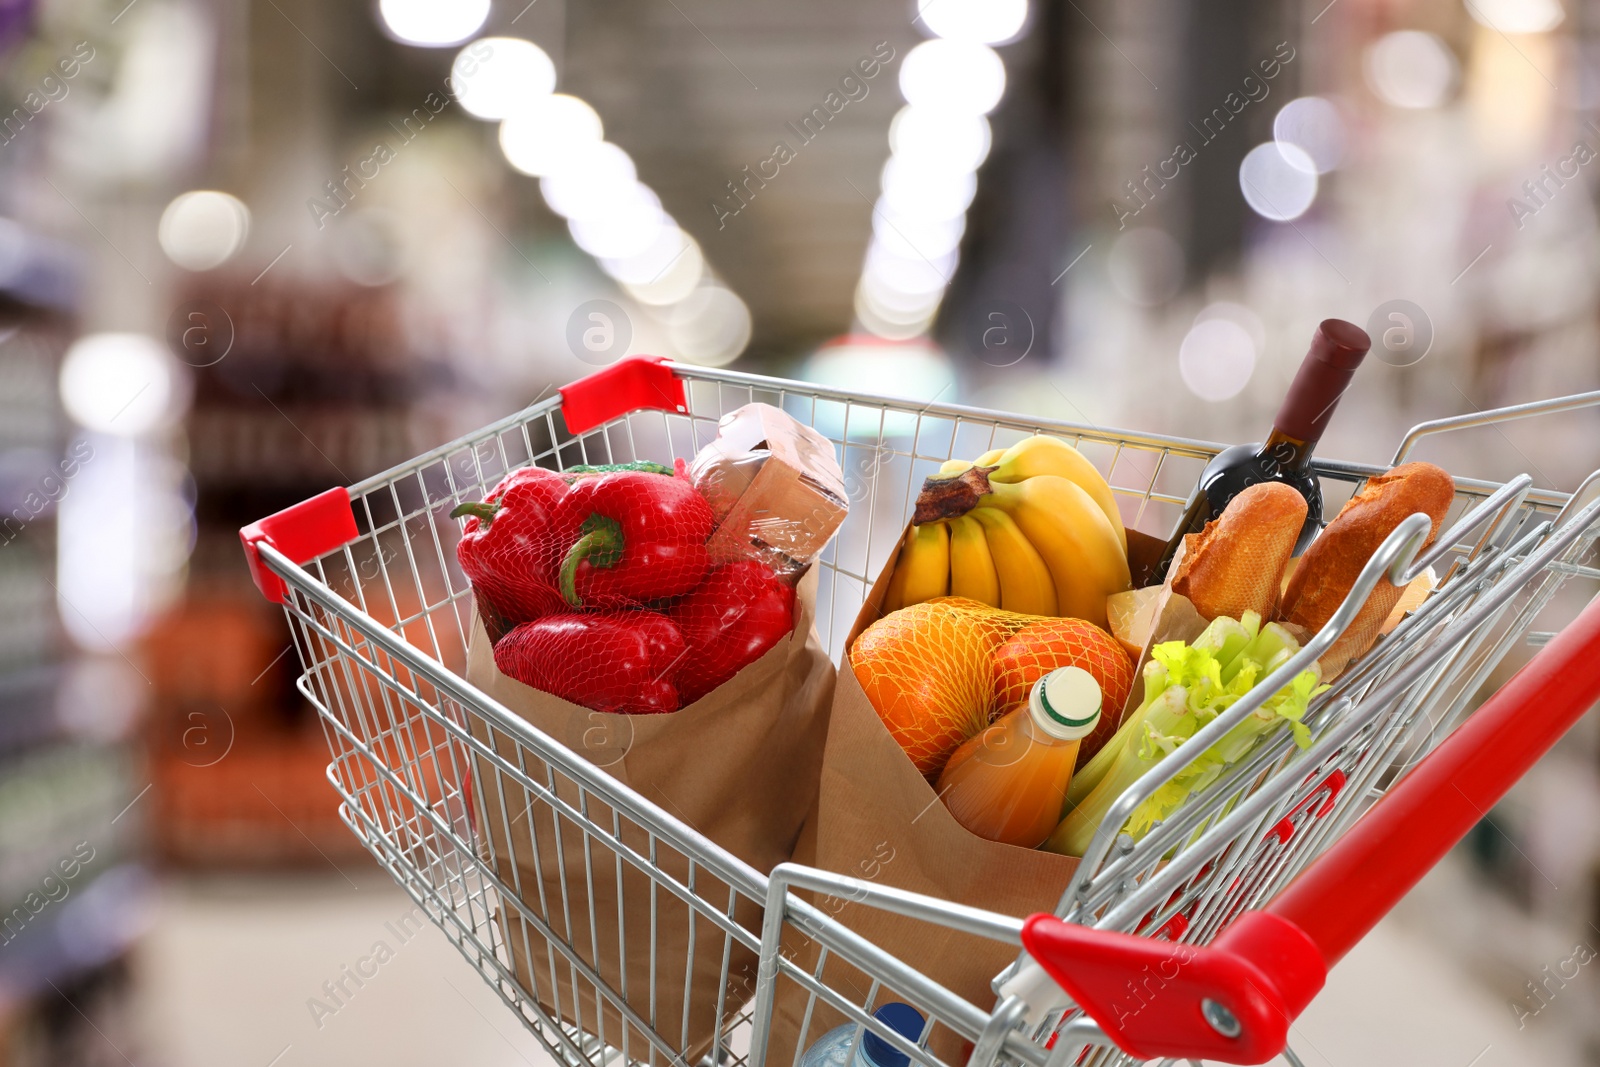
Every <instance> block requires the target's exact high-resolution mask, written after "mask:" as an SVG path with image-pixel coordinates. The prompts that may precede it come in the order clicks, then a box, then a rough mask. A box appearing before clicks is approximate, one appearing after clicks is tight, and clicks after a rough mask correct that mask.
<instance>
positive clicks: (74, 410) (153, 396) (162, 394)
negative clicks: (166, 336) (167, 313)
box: [61, 333, 177, 437]
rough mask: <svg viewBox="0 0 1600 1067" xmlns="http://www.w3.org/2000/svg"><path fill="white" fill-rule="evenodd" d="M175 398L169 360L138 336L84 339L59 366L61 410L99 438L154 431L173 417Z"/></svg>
mask: <svg viewBox="0 0 1600 1067" xmlns="http://www.w3.org/2000/svg"><path fill="white" fill-rule="evenodd" d="M176 392H177V383H176V382H175V381H174V374H173V367H172V357H171V356H170V355H168V354H167V351H166V349H164V348H163V347H162V346H161V343H160V342H159V341H157V340H155V339H154V338H152V337H146V336H145V335H143V334H138V333H95V334H89V335H87V336H85V337H82V338H79V339H78V340H77V341H75V342H74V343H73V345H72V347H71V348H69V349H67V355H66V358H65V359H64V360H63V361H62V363H61V403H62V406H63V407H65V408H66V409H67V414H69V415H71V416H72V417H73V419H75V420H76V421H77V422H78V424H79V425H81V426H84V427H86V428H88V429H90V430H95V431H98V432H100V433H108V434H116V435H118V436H122V437H137V436H138V435H140V434H143V433H147V432H148V431H150V430H153V429H155V428H156V427H157V426H160V425H162V424H163V423H164V422H166V421H167V420H168V419H169V418H170V417H171V416H172V415H173V414H175V413H174V411H173V410H172V409H173V407H174V406H175V405H174V403H173V398H174V395H175V394H176Z"/></svg>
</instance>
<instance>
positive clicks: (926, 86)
mask: <svg viewBox="0 0 1600 1067" xmlns="http://www.w3.org/2000/svg"><path fill="white" fill-rule="evenodd" d="M1005 91H1006V67H1005V64H1004V63H1002V62H1001V61H1000V57H999V56H998V55H996V54H995V52H994V49H992V48H988V47H986V46H984V45H981V44H973V43H971V42H967V41H946V40H942V39H939V40H933V41H923V42H922V43H921V44H919V45H917V47H915V48H913V49H912V50H911V51H910V52H908V53H907V54H906V58H905V60H904V61H903V62H902V63H901V65H900V92H901V94H902V95H904V96H905V98H906V102H907V103H909V104H912V105H913V106H915V107H926V108H931V109H934V110H936V111H949V112H955V113H957V114H967V115H986V114H988V113H989V112H990V111H992V110H994V106H995V105H996V104H998V103H999V102H1000V97H1001V96H1002V95H1003V94H1004V93H1005Z"/></svg>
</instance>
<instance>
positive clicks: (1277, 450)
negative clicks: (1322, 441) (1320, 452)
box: [1256, 426, 1317, 470]
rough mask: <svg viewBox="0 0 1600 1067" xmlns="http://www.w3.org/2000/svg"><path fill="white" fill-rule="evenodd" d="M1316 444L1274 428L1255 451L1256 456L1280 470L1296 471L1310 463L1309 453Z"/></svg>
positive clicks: (1280, 428) (1276, 427)
mask: <svg viewBox="0 0 1600 1067" xmlns="http://www.w3.org/2000/svg"><path fill="white" fill-rule="evenodd" d="M1316 447H1317V442H1316V441H1314V440H1311V441H1308V440H1305V439H1303V438H1299V437H1295V436H1293V435H1292V434H1290V433H1289V432H1287V431H1286V430H1284V429H1283V428H1282V427H1278V426H1274V427H1273V428H1272V434H1271V435H1270V436H1269V437H1268V438H1267V439H1266V440H1265V441H1263V442H1261V447H1260V448H1258V449H1256V456H1257V457H1258V458H1260V459H1264V460H1272V461H1274V462H1275V463H1276V464H1277V465H1278V466H1279V467H1280V468H1285V469H1290V470H1294V469H1298V468H1301V467H1304V466H1305V465H1306V464H1308V463H1310V462H1311V453H1312V452H1313V451H1314V450H1315V449H1316Z"/></svg>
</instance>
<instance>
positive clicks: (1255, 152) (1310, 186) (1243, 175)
mask: <svg viewBox="0 0 1600 1067" xmlns="http://www.w3.org/2000/svg"><path fill="white" fill-rule="evenodd" d="M1239 189H1240V191H1241V192H1242V193H1244V200H1245V203H1247V204H1249V205H1250V209H1251V210H1252V211H1254V212H1255V213H1256V214H1257V215H1260V216H1261V217H1262V218H1265V219H1271V220H1273V221H1274V222H1287V221H1289V220H1290V219H1297V218H1299V217H1300V216H1301V215H1304V214H1305V213H1306V211H1307V209H1309V208H1310V207H1311V204H1312V202H1313V201H1314V200H1316V198H1317V165H1316V163H1314V162H1313V161H1312V159H1311V157H1310V156H1308V155H1306V153H1305V151H1304V150H1303V149H1301V148H1300V147H1299V146H1297V145H1292V144H1284V143H1283V142H1280V141H1271V142H1268V143H1266V144H1258V145H1256V146H1255V147H1254V148H1252V149H1251V150H1250V152H1249V153H1248V154H1247V155H1246V156H1245V157H1244V161H1243V162H1241V163H1240V164H1239Z"/></svg>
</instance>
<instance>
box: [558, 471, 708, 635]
mask: <svg viewBox="0 0 1600 1067" xmlns="http://www.w3.org/2000/svg"><path fill="white" fill-rule="evenodd" d="M712 521H713V520H712V517H711V505H710V504H707V503H706V501H705V498H704V497H702V496H701V495H700V494H699V493H698V492H696V491H695V488H694V486H692V485H690V484H689V481H688V479H686V478H680V477H675V476H665V475H660V474H649V473H645V472H642V471H619V472H616V473H612V474H601V475H598V476H595V475H590V476H587V477H583V478H580V479H579V480H578V481H577V483H576V484H574V485H573V486H572V488H571V489H569V490H568V491H567V495H566V496H565V497H564V498H563V499H562V501H561V503H560V505H559V506H558V507H557V509H556V516H555V524H556V529H557V531H558V535H559V538H560V544H561V549H560V551H561V553H562V558H561V563H560V571H559V575H560V589H561V595H562V596H563V597H564V598H565V599H566V602H567V603H568V604H570V605H572V606H573V607H584V608H591V609H592V608H614V607H626V606H631V605H637V604H647V603H650V602H651V601H656V600H668V599H670V598H672V597H676V596H682V595H683V594H684V593H687V592H688V591H689V590H691V589H693V588H694V587H695V586H696V585H699V584H700V579H701V578H703V577H705V573H706V568H707V567H708V566H710V557H709V556H708V554H707V552H706V538H708V537H710V536H711V527H712Z"/></svg>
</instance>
